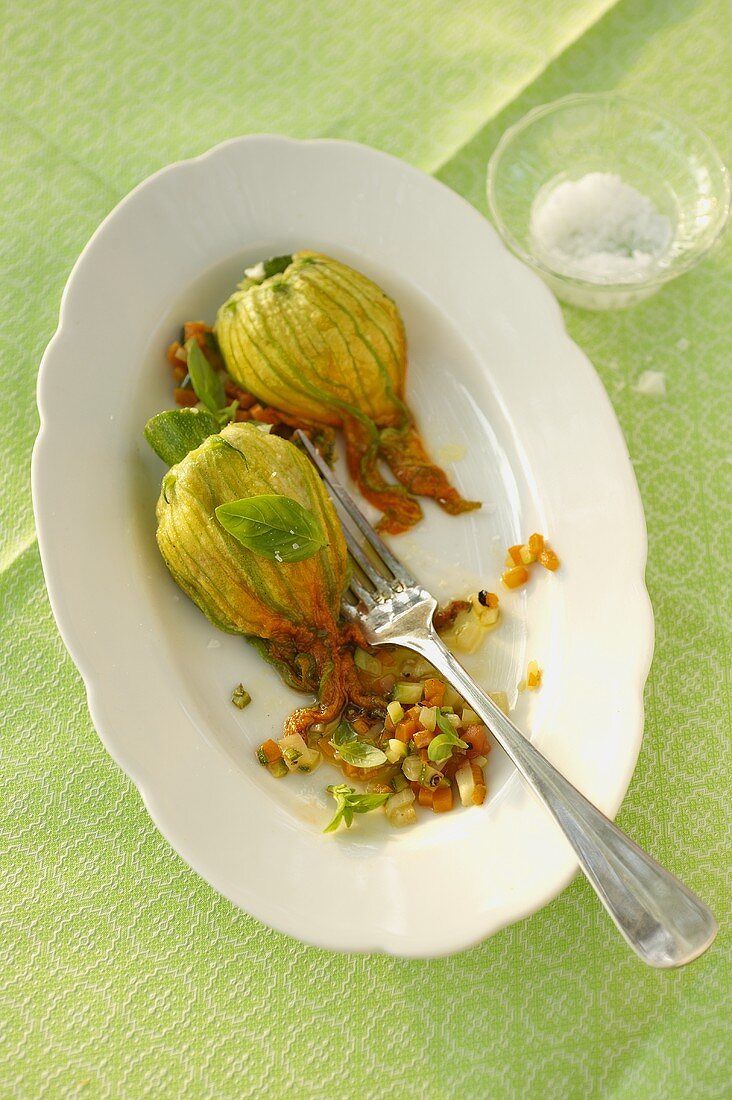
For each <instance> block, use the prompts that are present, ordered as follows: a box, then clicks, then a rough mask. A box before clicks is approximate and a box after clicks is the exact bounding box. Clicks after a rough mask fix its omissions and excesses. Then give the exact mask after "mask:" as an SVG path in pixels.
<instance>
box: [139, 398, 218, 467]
mask: <svg viewBox="0 0 732 1100" xmlns="http://www.w3.org/2000/svg"><path fill="white" fill-rule="evenodd" d="M218 430H219V426H218V424H217V423H216V420H215V419H214V417H213V416H212V415H211V413H209V412H206V411H205V409H168V410H167V411H166V412H161V413H158V414H157V416H153V417H151V418H150V420H148V422H147V424H146V425H145V439H146V440H147V441H148V443H149V444H150V446H151V447H152V449H153V450H154V451H155V454H156V455H158V457H159V458H162V460H163V462H167V464H168V466H175V465H176V463H178V462H182V461H183V459H184V458H185V457H186V455H187V454H188V452H189V451H193V450H195V449H196V447H200V446H201V444H202V443H203V441H204V439H208V437H209V436H210V435H216V433H217V432H218Z"/></svg>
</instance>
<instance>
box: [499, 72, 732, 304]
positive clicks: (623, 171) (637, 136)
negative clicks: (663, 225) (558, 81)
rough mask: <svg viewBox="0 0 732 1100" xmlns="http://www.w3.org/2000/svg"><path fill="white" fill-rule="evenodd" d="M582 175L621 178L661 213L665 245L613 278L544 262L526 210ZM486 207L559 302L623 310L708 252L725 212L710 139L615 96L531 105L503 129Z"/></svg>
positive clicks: (726, 187) (726, 195) (726, 182)
mask: <svg viewBox="0 0 732 1100" xmlns="http://www.w3.org/2000/svg"><path fill="white" fill-rule="evenodd" d="M590 172H599V173H610V174H612V175H616V176H620V177H621V179H622V180H623V181H624V182H625V183H626V184H629V185H630V186H631V187H634V188H636V189H637V190H638V191H639V192H641V194H642V195H645V196H646V197H647V198H648V199H650V200H651V202H652V203H653V204H654V205H655V207H656V209H657V211H658V213H659V214H660V215H663V216H664V217H665V218H667V219H668V229H669V232H668V240H667V243H666V244H665V247H663V248H662V249H661V250H660V251H659V252H658V254H657V255H653V256H652V257H650V256H649V258H648V262H646V263H645V264H642V265H638V266H637V268H634V269H633V270H625V271H624V272H623V273H622V274H621V275H619V274H617V273H616V274H615V275H612V274H610V273H609V272H608V273H605V274H604V275H602V276H600V275H598V274H596V273H594V272H593V273H592V274H590V275H588V273H587V272H583V273H582V275H581V276H579V275H578V274H577V272H573V271H571V270H568V265H567V263H566V262H565V263H561V264H560V263H559V262H556V261H555V260H554V257H553V256H552V258H550V259H547V254H546V248H541V247H540V242H539V241H538V240H537V239H536V235H535V234H532V210H533V211H534V212H535V211H536V210H537V209H539V207H540V206H541V205H543V203H545V202H546V200H547V197H548V196H549V195H551V194H552V192H553V191H554V190H555V188H557V187H558V186H559V185H560V184H562V183H565V182H566V181H576V180H579V179H581V178H582V177H583V176H585V175H586V174H587V173H590ZM488 206H489V209H490V213H491V217H492V218H493V221H494V223H495V225H496V228H497V229H498V231H499V232H500V234H501V236H502V237H503V239H504V241H505V242H506V244H507V245H508V246H509V248H510V249H511V250H512V251H513V252H514V253H515V254H516V255H517V256H519V257H520V258H521V259H522V260H524V261H525V262H526V263H527V264H529V265H530V266H531V267H533V268H534V270H535V271H536V272H538V274H539V275H541V277H542V278H543V279H544V280H545V282H547V283H548V284H549V286H550V287H551V288H552V290H553V291H554V293H555V294H556V295H557V297H558V298H560V299H561V300H562V301H565V302H568V303H570V304H571V305H576V306H582V307H584V308H586V309H622V308H624V307H626V306H630V305H633V304H635V303H636V302H638V301H640V300H641V299H643V298H647V297H649V296H650V295H651V294H653V293H654V292H655V291H656V290H658V289H659V288H660V287H661V286H663V284H664V283H667V282H668V281H669V280H670V279H675V278H676V276H677V275H681V274H683V272H685V271H688V270H689V269H690V268H692V267H694V265H695V264H697V263H698V262H699V260H700V259H701V258H702V257H703V256H704V255H706V253H707V252H708V251H709V250H710V249H711V248H712V246H713V245H714V244H715V243H716V241H717V240H718V239H719V237H720V235H721V233H722V231H723V230H724V227H725V224H726V222H727V218H728V215H729V209H730V178H729V173H728V172H727V169H726V168H725V166H724V164H723V162H722V160H721V159H720V157H719V154H718V153H717V151H716V149H715V147H714V145H713V144H712V142H711V141H710V140H709V138H708V137H707V136H706V135H705V134H704V133H703V132H702V131H701V130H700V129H699V128H698V127H697V126H696V125H695V124H694V123H693V122H691V121H689V120H688V119H685V118H683V117H678V116H675V115H671V114H667V113H665V112H663V111H658V110H656V109H655V108H653V107H649V106H647V105H646V104H644V103H638V102H636V101H634V100H631V99H626V98H625V97H624V96H621V95H617V94H615V93H598V94H590V95H584V94H583V95H570V96H566V97H565V98H563V99H558V100H556V101H555V102H554V103H548V104H545V105H544V106H543V107H536V108H535V109H534V110H533V111H529V113H528V114H527V115H525V116H524V117H523V118H522V119H521V120H520V121H519V122H517V123H516V125H515V126H512V127H510V128H509V129H508V130H507V131H506V132H505V134H504V135H503V137H502V138H501V140H500V142H499V143H498V145H497V147H496V149H495V151H494V153H493V156H492V157H491V159H490V161H489V164H488ZM565 209H566V208H565ZM554 255H556V253H555V254H554ZM630 266H631V267H634V265H630ZM621 280H622V281H621Z"/></svg>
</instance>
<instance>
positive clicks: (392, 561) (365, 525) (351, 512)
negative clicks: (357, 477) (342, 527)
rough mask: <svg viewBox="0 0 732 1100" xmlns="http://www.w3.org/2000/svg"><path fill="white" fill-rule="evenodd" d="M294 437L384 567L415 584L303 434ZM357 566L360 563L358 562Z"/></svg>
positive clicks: (406, 582) (296, 433)
mask: <svg viewBox="0 0 732 1100" xmlns="http://www.w3.org/2000/svg"><path fill="white" fill-rule="evenodd" d="M295 435H296V436H297V437H298V439H299V440H300V442H301V443H302V445H303V447H304V448H305V450H306V451H307V453H308V454H309V455H310V457H311V459H312V460H313V462H314V463H315V466H316V467H317V469H318V471H319V473H320V476H321V477H322V478H323V481H324V482H325V483H326V485H327V486H328V488H329V489H330V491H331V492H332V493H333V495H334V496H335V498H336V499H337V500H338V502H339V503H340V504H341V506H342V507H343V508H344V510H345V511H346V513H347V514H348V516H349V517H350V518H351V519H352V520H353V522H354V523H355V525H356V527H358V529H359V531H360V532H361V534H362V535H363V536H364V538H365V539H367V541H368V542H369V544H370V545H371V547H372V549H373V550H374V551H375V552H376V554H377V555H378V556H379V557H380V558H381V560H382V562H383V563H384V565H385V566H386V567H387V568H388V569H389V570H391V572H392V574H393V575H394V576H395V577H396V578H397V580H400V581H402V583H403V584H407V585H412V584H416V583H417V582H416V580H415V579H414V577H413V576H412V574H411V573H410V572H409V570H408V569H405V567H404V566H403V565H402V563H401V562H400V561H399V560H398V559H397V558H395V557H394V555H393V554H392V552H391V550H390V549H389V547H388V546H387V545H386V543H385V542H383V540H382V539H380V538H379V536H378V535H377V534H376V531H374V529H373V527H372V526H371V524H370V523H369V521H368V520H367V519H366V516H365V515H364V514H363V512H362V511H361V510H360V508H358V507H357V505H356V502H355V501H354V499H353V497H352V496H351V494H350V493H349V492H348V490H347V489H346V488H345V486H343V485H342V484H341V483H340V481H339V480H338V478H337V477H336V476H335V474H334V473H333V471H332V470H331V469H330V468H329V467H328V465H327V463H326V462H324V461H323V459H322V458H321V457H320V454H319V453H318V451H317V450H316V448H315V447H314V446H313V445H312V443H311V442H310V440H309V439H308V437H307V436H306V435H305V433H304V432H302V431H300V430H299V429H298V430H297V431H296V432H295ZM349 548H350V547H349ZM354 556H355V555H354ZM359 564H361V563H360V562H359ZM364 571H365V570H364Z"/></svg>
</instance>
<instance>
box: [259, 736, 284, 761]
mask: <svg viewBox="0 0 732 1100" xmlns="http://www.w3.org/2000/svg"><path fill="white" fill-rule="evenodd" d="M260 748H261V750H262V752H263V753H264V755H265V756H266V757H267V763H268V764H272V763H274V761H275V760H279V759H280V757H281V756H282V751H281V749H280V746H279V745H278V744H277V742H276V741H273V740H272V738H271V737H270V738H269V740H268V741H265V742H264V744H262V745H260Z"/></svg>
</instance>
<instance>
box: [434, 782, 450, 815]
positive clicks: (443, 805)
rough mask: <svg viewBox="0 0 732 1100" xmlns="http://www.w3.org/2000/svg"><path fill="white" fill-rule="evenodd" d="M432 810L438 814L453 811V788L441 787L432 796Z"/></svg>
mask: <svg viewBox="0 0 732 1100" xmlns="http://www.w3.org/2000/svg"><path fill="white" fill-rule="evenodd" d="M432 809H433V811H434V812H435V813H436V814H444V813H447V811H448V810H451V809H452V787H449V786H448V787H439V788H438V789H437V790H436V791H435V792H434V794H433V795H432Z"/></svg>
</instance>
